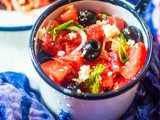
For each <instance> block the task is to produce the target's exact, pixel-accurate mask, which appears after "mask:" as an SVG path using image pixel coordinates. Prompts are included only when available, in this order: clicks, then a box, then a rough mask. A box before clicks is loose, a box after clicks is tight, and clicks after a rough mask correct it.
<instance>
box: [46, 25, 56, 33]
mask: <svg viewBox="0 0 160 120" xmlns="http://www.w3.org/2000/svg"><path fill="white" fill-rule="evenodd" d="M54 28H55V25H51V26H50V27H48V26H47V27H46V31H47V32H48V33H49V34H53V33H54Z"/></svg>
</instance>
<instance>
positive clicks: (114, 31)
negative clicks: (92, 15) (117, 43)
mask: <svg viewBox="0 0 160 120" xmlns="http://www.w3.org/2000/svg"><path fill="white" fill-rule="evenodd" d="M102 29H103V31H104V34H105V37H106V38H112V37H114V36H116V35H119V34H120V31H119V29H118V28H117V27H116V26H115V25H112V26H111V25H109V24H106V25H103V26H102Z"/></svg>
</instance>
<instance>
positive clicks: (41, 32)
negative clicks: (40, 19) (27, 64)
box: [38, 27, 46, 40]
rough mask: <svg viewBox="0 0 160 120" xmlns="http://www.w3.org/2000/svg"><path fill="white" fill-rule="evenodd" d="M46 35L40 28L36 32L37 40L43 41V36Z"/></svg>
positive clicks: (43, 29) (44, 30)
mask: <svg viewBox="0 0 160 120" xmlns="http://www.w3.org/2000/svg"><path fill="white" fill-rule="evenodd" d="M45 33H46V29H45V27H43V28H41V29H39V30H38V39H40V40H44V35H45Z"/></svg>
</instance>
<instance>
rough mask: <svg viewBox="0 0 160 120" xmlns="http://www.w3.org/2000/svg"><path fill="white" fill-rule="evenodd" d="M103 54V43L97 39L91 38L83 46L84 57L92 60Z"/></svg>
mask: <svg viewBox="0 0 160 120" xmlns="http://www.w3.org/2000/svg"><path fill="white" fill-rule="evenodd" d="M100 54H101V43H100V42H99V41H97V40H89V41H87V42H86V43H85V45H84V46H83V55H84V59H85V60H87V61H92V60H95V59H97V58H98V57H99V56H100Z"/></svg>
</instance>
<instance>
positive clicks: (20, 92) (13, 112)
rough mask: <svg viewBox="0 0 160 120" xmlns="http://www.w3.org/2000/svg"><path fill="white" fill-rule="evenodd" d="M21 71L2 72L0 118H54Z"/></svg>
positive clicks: (46, 119)
mask: <svg viewBox="0 0 160 120" xmlns="http://www.w3.org/2000/svg"><path fill="white" fill-rule="evenodd" d="M38 100H39V95H38V93H37V92H36V91H35V90H32V89H31V88H30V86H29V81H28V79H27V77H26V76H25V75H23V74H21V73H13V72H6V73H0V120H42V119H43V120H54V118H53V116H52V115H51V114H50V113H49V112H48V111H47V109H46V108H44V107H43V106H42V104H41V103H40V102H39V101H38Z"/></svg>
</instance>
